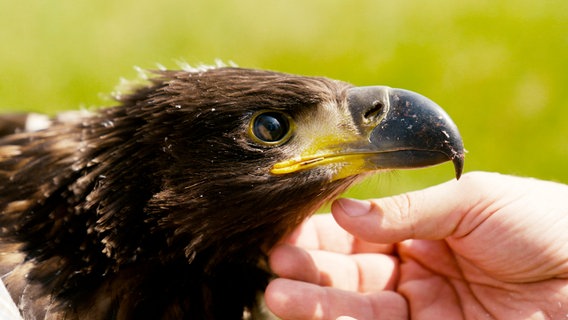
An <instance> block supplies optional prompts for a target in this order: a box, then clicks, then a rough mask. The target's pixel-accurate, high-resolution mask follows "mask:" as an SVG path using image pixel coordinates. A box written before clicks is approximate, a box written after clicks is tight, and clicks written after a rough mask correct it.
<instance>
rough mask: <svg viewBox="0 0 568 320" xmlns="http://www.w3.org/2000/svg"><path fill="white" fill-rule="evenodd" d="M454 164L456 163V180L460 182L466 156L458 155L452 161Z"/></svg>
mask: <svg viewBox="0 0 568 320" xmlns="http://www.w3.org/2000/svg"><path fill="white" fill-rule="evenodd" d="M452 162H453V163H454V168H455V170H456V180H459V179H460V177H461V176H462V173H463V165H464V154H463V153H458V154H456V155H455V156H454V158H453V159H452Z"/></svg>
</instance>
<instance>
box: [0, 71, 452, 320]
mask: <svg viewBox="0 0 568 320" xmlns="http://www.w3.org/2000/svg"><path fill="white" fill-rule="evenodd" d="M352 88H353V87H352V86H351V85H349V84H347V83H343V82H339V81H334V80H329V79H326V78H313V77H302V76H294V75H288V74H281V73H275V72H269V71H259V70H249V69H240V68H216V69H210V70H201V71H195V72H187V71H160V72H157V73H156V75H155V76H154V77H152V78H151V80H150V81H149V84H148V85H146V86H142V87H140V88H138V89H136V90H135V91H134V92H133V93H132V94H130V95H127V96H125V97H123V98H121V99H120V101H119V105H118V106H116V107H111V108H106V109H100V110H98V111H96V112H94V113H92V114H90V115H86V116H81V117H79V118H75V119H73V120H54V121H53V122H52V123H51V125H50V126H49V127H48V128H47V129H44V130H39V131H37V132H16V133H13V134H10V135H6V136H5V137H3V138H0V240H1V243H0V252H3V254H2V255H1V256H0V271H1V272H2V274H4V277H3V280H4V282H5V284H6V286H7V288H8V290H9V291H10V293H11V295H12V297H13V299H14V301H15V302H16V304H17V305H18V306H19V308H20V310H21V312H22V315H23V316H24V317H25V318H30V319H32V318H38V319H43V318H46V319H141V318H146V319H184V318H187V319H200V318H203V319H240V318H242V317H244V316H245V317H256V316H259V314H261V313H262V312H260V311H259V310H258V306H257V300H258V297H259V295H260V294H261V292H262V290H263V289H264V287H265V286H266V284H267V282H268V280H269V279H270V277H271V276H272V275H271V273H270V270H269V269H268V267H267V264H266V254H267V252H268V251H269V250H270V248H271V247H272V246H273V245H274V244H275V243H276V242H277V241H278V240H280V239H281V238H282V237H283V236H284V235H286V234H287V233H288V232H289V231H291V230H292V229H293V228H294V227H296V226H297V225H298V224H299V223H300V222H301V221H302V220H303V219H304V218H305V217H307V216H308V215H310V214H312V213H313V212H314V211H315V210H316V209H317V208H318V207H319V206H320V205H321V204H322V203H324V202H325V201H328V200H329V199H331V198H333V197H335V196H337V195H338V194H340V193H341V192H343V191H344V190H345V189H346V188H347V187H348V186H349V185H351V184H352V183H353V182H354V181H355V180H357V179H358V178H359V177H360V175H361V174H363V173H365V172H369V171H374V170H377V169H382V168H384V167H385V166H382V165H380V164H377V161H376V160H369V161H370V162H372V163H374V166H373V167H372V168H371V167H368V166H367V165H365V166H363V165H362V164H360V163H359V162H357V163H356V164H350V163H348V161H347V162H346V160H341V161H339V160H333V159H332V160H329V161H327V162H321V164H319V163H318V161H319V158H318V157H320V158H322V159H323V158H326V159H328V158H327V156H326V155H322V154H321V152H320V150H324V149H325V150H328V151H327V152H328V153H329V150H335V151H333V152H339V151H337V150H344V149H345V146H343V144H342V143H343V142H345V143H347V142H349V144H350V145H352V146H353V145H357V148H359V149H357V150H360V148H361V143H360V141H358V142H355V141H354V140H355V138H354V137H359V136H362V129H361V128H362V127H364V126H363V123H362V122H361V121H359V120H358V119H356V117H355V116H354V115H355V114H356V112H354V110H353V108H352V107H351V106H350V101H352V99H351V98H350V92H351V91H349V90H351V89H352ZM350 99H351V100H350ZM375 100H376V99H375ZM373 105H374V107H369V108H368V110H366V111H365V110H357V114H359V113H360V114H363V115H364V117H365V121H367V120H368V119H371V118H372V117H375V118H376V119H375V118H372V119H371V120H369V121H371V124H370V125H369V126H370V127H371V129H372V128H378V124H379V123H383V122H384V121H385V119H386V118H385V116H384V114H386V113H387V111H388V110H387V109H388V108H385V107H384V105H381V104H379V105H378V106H377V104H373ZM373 108H374V109H373ZM383 109H384V110H383ZM370 112H372V113H370ZM259 115H267V117H265V118H262V117H259ZM381 115H382V116H381ZM259 119H260V120H259ZM263 121H264V122H263ZM275 121H276V123H275ZM428 121H430V120H428ZM432 121H433V120H432ZM444 121H445V122H444V124H447V122H448V121H449V119H448V120H447V121H446V119H444ZM288 122H289V123H288ZM365 123H366V122H365ZM449 123H450V126H449V128H450V131H451V130H454V127H453V124H451V121H449ZM275 126H276V127H275ZM267 130H268V131H267ZM271 130H272V131H271ZM279 130H280V131H279ZM282 130H284V134H282V132H281V131H282ZM437 130H438V129H437ZM20 131H21V130H20ZM363 131H364V130H363ZM438 131H443V130H438ZM438 131H436V132H438ZM446 131H447V129H446ZM373 132H374V131H373ZM446 133H447V132H446ZM427 135H430V137H431V134H430V133H427ZM450 135H453V136H452V139H450V140H451V141H449V142H448V139H446V142H441V143H440V144H436V147H433V150H434V149H435V153H437V154H438V156H437V157H431V156H428V157H422V158H428V160H425V161H418V162H416V161H414V160H413V161H414V162H412V161H411V162H409V163H403V164H401V165H400V166H397V165H395V164H393V165H388V166H386V167H414V166H422V165H430V164H434V163H439V162H442V161H446V160H453V161H454V162H455V163H456V168H457V167H460V170H461V159H463V147H462V146H461V140H460V139H459V135H458V134H457V131H456V130H454V131H451V132H450ZM318 136H321V139H320V138H318ZM363 136H365V135H363ZM330 137H331V138H330ZM324 138H325V139H327V140H324ZM434 138H435V139H438V137H434ZM330 139H331V140H330ZM373 139H375V140H376V139H377V138H374V137H373V136H372V135H371V137H370V138H369V135H367V136H365V137H364V138H363V139H362V140H367V141H366V143H367V144H368V143H369V141H371V142H373V141H374V140H373ZM435 139H434V140H435ZM439 139H442V138H439ZM422 140H423V139H421V141H422ZM454 140H455V141H454ZM456 141H458V142H456ZM428 143H429V144H432V143H431V142H428ZM327 146H329V148H328V149H326V148H327ZM442 149H443V150H442ZM441 150H442V151H441ZM440 154H442V156H440ZM312 155H316V157H313V156H312ZM365 157H367V156H365ZM316 158H317V159H316ZM415 158H416V157H415ZM418 158H420V155H419V157H418ZM298 159H301V160H302V161H303V162H301V163H300V167H294V166H290V165H289V164H290V161H291V162H293V163H294V165H296V166H297V165H298V163H299V160H298ZM306 159H307V160H306ZM314 159H316V160H314ZM304 160H305V161H304ZM390 161H391V162H393V161H392V159H391V160H390ZM403 162H404V161H403ZM312 163H317V165H314V164H312ZM278 164H280V166H278ZM275 165H276V166H275ZM280 167H284V169H280V170H283V171H278V170H276V169H275V168H280Z"/></svg>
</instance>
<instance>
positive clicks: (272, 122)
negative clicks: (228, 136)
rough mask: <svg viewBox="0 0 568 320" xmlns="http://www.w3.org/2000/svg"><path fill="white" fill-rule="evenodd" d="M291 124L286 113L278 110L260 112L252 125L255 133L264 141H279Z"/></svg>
mask: <svg viewBox="0 0 568 320" xmlns="http://www.w3.org/2000/svg"><path fill="white" fill-rule="evenodd" d="M289 129H290V124H289V123H288V119H287V118H286V116H285V115H283V114H281V113H278V112H266V113H262V114H259V115H258V116H257V117H256V118H255V119H254V123H253V126H252V131H253V133H254V135H255V136H256V137H257V138H258V139H260V140H261V141H264V142H278V141H280V140H282V139H283V138H284V137H285V136H286V134H287V133H288V130H289Z"/></svg>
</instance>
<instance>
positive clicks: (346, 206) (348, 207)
mask: <svg viewBox="0 0 568 320" xmlns="http://www.w3.org/2000/svg"><path fill="white" fill-rule="evenodd" d="M337 203H339V206H341V208H342V209H343V211H344V212H345V214H346V215H348V216H350V217H359V216H362V215H365V214H367V213H369V211H371V203H370V202H369V201H364V200H357V199H347V198H344V199H338V200H337Z"/></svg>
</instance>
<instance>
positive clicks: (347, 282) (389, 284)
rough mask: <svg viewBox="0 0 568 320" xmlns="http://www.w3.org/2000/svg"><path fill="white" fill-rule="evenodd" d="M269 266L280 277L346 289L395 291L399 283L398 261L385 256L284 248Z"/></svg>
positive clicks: (285, 246)
mask: <svg viewBox="0 0 568 320" xmlns="http://www.w3.org/2000/svg"><path fill="white" fill-rule="evenodd" d="M269 263H270V268H271V269H272V271H273V272H274V273H276V274H277V275H279V276H280V277H284V278H288V279H293V280H299V281H304V282H310V283H314V284H318V285H321V286H331V287H334V288H339V289H343V290H351V291H359V292H371V291H379V290H394V289H395V286H396V283H397V281H398V260H397V259H395V258H394V257H392V256H389V255H383V254H355V255H343V254H338V253H334V252H329V251H320V250H315V251H310V252H307V251H305V250H303V249H300V248H298V247H294V246H290V245H281V246H278V247H276V248H275V249H274V251H273V252H272V253H271V255H270V260H269Z"/></svg>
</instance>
